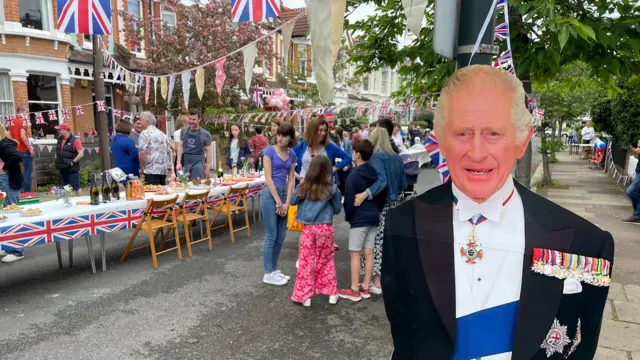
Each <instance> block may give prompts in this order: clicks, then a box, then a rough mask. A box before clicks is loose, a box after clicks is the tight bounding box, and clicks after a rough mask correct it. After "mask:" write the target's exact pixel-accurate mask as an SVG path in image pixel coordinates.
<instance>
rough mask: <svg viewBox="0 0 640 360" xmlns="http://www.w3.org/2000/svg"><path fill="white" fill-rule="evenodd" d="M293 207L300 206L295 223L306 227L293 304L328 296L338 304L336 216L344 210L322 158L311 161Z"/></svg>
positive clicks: (320, 156)
mask: <svg viewBox="0 0 640 360" xmlns="http://www.w3.org/2000/svg"><path fill="white" fill-rule="evenodd" d="M291 205H298V213H297V215H296V221H298V222H299V223H301V224H303V226H304V229H303V230H302V235H301V236H300V256H299V263H298V274H297V276H296V285H295V287H294V288H293V295H292V296H291V300H293V301H294V302H296V303H301V304H302V305H304V306H311V297H312V296H313V290H314V288H315V292H316V294H324V295H329V303H330V304H335V303H336V302H337V301H338V289H337V280H336V264H335V262H334V258H333V257H334V254H335V249H334V247H333V245H334V241H333V216H334V215H337V214H339V213H340V209H341V208H342V202H341V196H340V192H339V191H338V187H337V186H336V185H334V184H333V182H332V181H331V163H330V162H329V159H328V158H327V157H325V156H323V155H316V156H314V157H313V160H311V164H310V165H309V170H307V174H306V175H305V177H304V180H303V181H302V183H300V185H299V186H298V188H296V190H295V191H294V193H293V195H292V198H291Z"/></svg>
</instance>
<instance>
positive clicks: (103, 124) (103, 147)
mask: <svg viewBox="0 0 640 360" xmlns="http://www.w3.org/2000/svg"><path fill="white" fill-rule="evenodd" d="M98 36H99V35H91V39H92V43H93V89H94V92H95V101H96V102H100V101H102V103H103V104H105V102H104V101H105V100H104V79H103V78H102V70H103V57H102V51H101V50H102V49H101V47H100V46H101V44H102V42H101V41H99V38H98ZM94 106H96V105H94ZM105 106H106V104H105ZM94 114H96V116H97V119H96V120H97V123H98V126H97V130H98V148H99V149H100V168H101V169H102V171H105V170H108V169H111V155H110V152H109V141H110V137H109V126H108V125H107V109H106V108H105V111H95V112H94Z"/></svg>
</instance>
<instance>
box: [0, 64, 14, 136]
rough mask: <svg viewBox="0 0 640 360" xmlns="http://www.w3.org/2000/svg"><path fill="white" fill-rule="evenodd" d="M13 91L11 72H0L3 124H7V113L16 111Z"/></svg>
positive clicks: (0, 113)
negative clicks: (14, 109)
mask: <svg viewBox="0 0 640 360" xmlns="http://www.w3.org/2000/svg"><path fill="white" fill-rule="evenodd" d="M12 93H13V91H12V89H11V78H10V77H9V74H8V73H0V120H2V124H6V120H7V117H8V116H7V115H11V114H13V113H14V111H13V97H12V95H11V94H12Z"/></svg>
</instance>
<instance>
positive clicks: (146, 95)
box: [144, 76, 151, 104]
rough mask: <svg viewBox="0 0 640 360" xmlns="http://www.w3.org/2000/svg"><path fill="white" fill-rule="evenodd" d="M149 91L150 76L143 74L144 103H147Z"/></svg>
mask: <svg viewBox="0 0 640 360" xmlns="http://www.w3.org/2000/svg"><path fill="white" fill-rule="evenodd" d="M150 93H151V78H150V77H148V76H145V88H144V103H145V104H148V103H149V94H150Z"/></svg>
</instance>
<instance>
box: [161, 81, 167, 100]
mask: <svg viewBox="0 0 640 360" xmlns="http://www.w3.org/2000/svg"><path fill="white" fill-rule="evenodd" d="M160 95H162V98H163V99H164V100H165V101H166V100H167V78H166V77H161V78H160Z"/></svg>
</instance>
